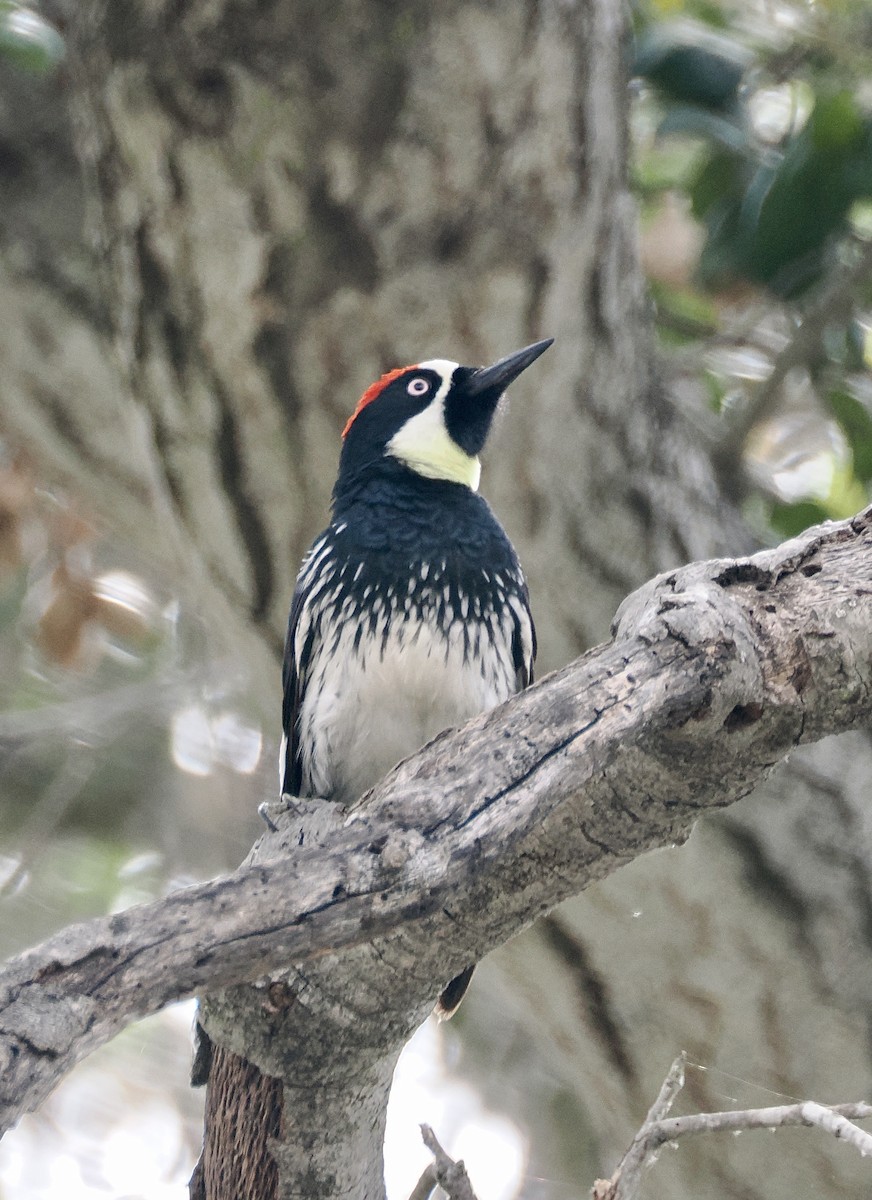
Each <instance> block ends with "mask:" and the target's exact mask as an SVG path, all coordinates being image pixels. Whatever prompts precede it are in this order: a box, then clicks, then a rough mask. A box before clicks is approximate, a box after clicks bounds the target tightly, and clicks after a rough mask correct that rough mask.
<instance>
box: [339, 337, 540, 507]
mask: <svg viewBox="0 0 872 1200" xmlns="http://www.w3.org/2000/svg"><path fill="white" fill-rule="evenodd" d="M553 340H554V339H553V338H546V340H545V341H542V342H534V343H533V345H532V346H525V347H524V349H523V350H516V351H515V352H514V353H513V354H508V355H506V357H505V358H501V359H500V360H499V362H495V363H494V364H493V366H490V367H463V366H461V365H460V364H459V363H456V362H449V361H448V359H444V358H434V359H430V360H429V361H428V362H421V363H417V364H415V365H413V366H410V367H400V368H398V369H397V370H395V371H388V373H387V374H386V375H382V377H381V379H379V380H378V381H377V382H376V383H374V384H372V386H371V387H368V388H367V389H366V391H365V392H364V393H363V395H362V396H361V398H360V400H359V401H358V404H357V407H356V408H355V410H354V412H353V413H352V414H351V416H350V417H349V419H348V423H347V424H346V426H345V429H344V430H343V432H342V438H343V447H342V458H341V460H340V464H339V480H338V481H337V490H341V489H342V486H343V484H348V483H351V481H352V480H359V479H360V478H361V476H362V475H365V474H367V473H369V471H371V470H372V469H374V468H377V467H378V466H379V465H380V464H382V463H384V462H385V461H386V460H387V461H388V462H394V463H399V464H401V465H402V466H404V467H406V468H408V469H409V470H411V471H415V472H417V474H419V475H423V476H424V477H426V478H428V479H441V480H448V481H450V482H452V483H460V484H465V485H466V486H467V487H470V488H472V490H473V491H475V490H476V488H477V487H478V481H479V475H480V474H481V465H480V463H479V460H478V455H479V452H480V451H481V448H482V446H483V445H484V443H485V439H486V438H487V435H488V431H489V430H490V426H491V421H492V420H493V416H494V413H495V412H496V408H497V405H498V404H499V401H500V397H501V396H502V394H503V392H505V390H506V388H507V387H508V386H509V384H510V383H511V382H512V380H513V379H517V377H518V376H519V375H520V374H521V372H522V371H523V370H525V368H527V367H529V366H530V364H531V363H533V362H535V361H536V359H537V358H538V357H539V355H540V354H543V353H544V352H545V351H546V350H547V349H548V347H549V346H550V345H551V343H552V342H553Z"/></svg>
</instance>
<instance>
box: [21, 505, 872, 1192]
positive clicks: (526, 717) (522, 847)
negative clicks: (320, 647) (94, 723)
mask: <svg viewBox="0 0 872 1200" xmlns="http://www.w3.org/2000/svg"><path fill="white" fill-rule="evenodd" d="M870 596H872V510H870V511H869V512H867V513H866V514H864V515H863V516H861V517H857V518H855V519H854V520H853V521H850V522H843V523H841V524H838V525H831V526H826V527H821V529H819V530H817V531H810V532H809V533H807V534H805V535H803V537H802V538H799V539H795V540H794V541H792V542H788V543H786V544H785V545H784V546H782V547H780V548H778V549H777V550H773V551H766V552H763V553H760V554H757V555H755V556H754V557H753V558H750V559H744V560H715V561H714V562H707V563H701V564H696V565H693V566H690V567H687V568H684V569H682V570H677V571H674V572H670V573H667V574H665V575H663V576H661V577H659V578H658V579H656V580H654V581H653V582H652V583H651V584H649V585H647V586H646V587H645V588H643V589H641V590H640V591H639V592H637V593H634V594H633V595H632V596H631V597H630V598H629V599H628V600H627V601H626V602H625V604H624V605H623V606H622V608H621V610H620V612H619V613H618V617H617V620H616V624H615V636H614V639H613V641H612V642H610V643H609V644H608V645H606V646H604V647H602V648H600V649H599V650H597V651H595V652H591V653H589V654H587V655H586V656H584V657H583V658H581V659H579V660H578V661H577V662H575V663H573V664H571V665H570V666H568V667H565V668H563V669H562V670H561V671H557V672H554V673H553V674H552V675H550V676H548V677H547V678H546V679H544V680H543V681H541V682H540V683H539V684H537V685H535V686H534V687H532V688H530V689H528V690H527V691H526V692H524V693H522V694H521V695H520V696H518V697H515V698H514V699H513V700H512V701H510V702H509V703H508V704H506V705H503V706H501V707H500V708H499V709H497V710H495V711H494V712H492V713H489V714H485V715H484V716H482V717H479V718H476V719H475V720H474V721H472V722H470V723H469V724H468V725H467V726H466V727H465V728H464V729H463V730H460V731H458V732H453V733H446V734H443V735H441V736H440V737H439V738H437V739H436V740H435V741H433V742H432V743H430V745H429V746H427V747H425V748H424V749H423V750H422V751H421V752H420V753H418V754H417V755H415V756H414V757H413V758H411V759H409V760H407V761H406V762H405V763H401V764H400V765H399V766H398V767H397V768H395V770H394V771H393V772H392V773H391V774H390V775H389V776H388V778H387V780H386V781H385V782H384V783H382V784H380V785H379V786H378V787H377V788H376V789H375V790H374V792H372V793H370V794H368V796H367V797H366V798H364V801H363V802H362V803H361V804H360V805H359V806H358V807H356V808H355V809H353V810H352V811H351V812H350V814H349V815H348V816H347V817H345V818H344V819H343V818H342V817H341V816H340V814H338V813H337V811H336V809H335V806H331V805H329V804H328V805H326V809H327V812H328V814H329V815H328V816H327V818H326V819H325V817H324V813H323V812H322V811H321V810H320V809H319V807H318V806H317V805H315V806H314V807H312V808H311V809H310V811H309V812H308V813H304V814H303V816H302V817H301V816H300V815H299V813H298V812H297V811H296V810H294V809H291V810H290V812H288V813H286V814H285V816H284V819H283V821H282V825H283V831H282V832H281V833H280V834H277V835H270V836H268V837H266V838H264V839H263V841H262V843H261V845H260V847H259V849H258V850H257V851H256V852H255V854H254V856H253V860H252V863H251V864H250V865H248V866H246V867H244V868H242V869H240V870H239V871H237V872H236V873H235V874H234V875H232V876H230V877H229V878H227V879H223V880H217V881H213V882H212V883H210V884H205V885H201V886H199V887H195V888H190V889H186V890H185V891H181V892H178V893H175V894H174V895H172V896H170V897H169V898H168V899H166V900H164V901H160V902H157V903H154V904H150V905H145V906H141V907H139V908H135V909H130V910H128V911H127V912H125V913H122V914H118V915H116V916H113V917H109V918H105V919H100V920H96V921H93V922H91V923H89V924H87V925H81V926H77V927H73V928H72V929H70V930H67V931H65V932H64V933H62V934H60V935H58V936H57V937H55V938H53V939H51V940H50V941H49V942H48V943H46V944H45V945H44V946H42V947H39V948H37V949H34V950H32V951H29V952H28V953H26V954H25V955H22V956H21V957H20V958H19V959H17V960H14V961H13V962H11V963H10V964H9V965H8V966H7V967H6V968H5V969H4V970H3V972H2V973H0V1064H2V1068H3V1069H2V1075H0V1078H2V1083H0V1097H2V1108H0V1112H2V1119H3V1124H4V1126H6V1125H8V1124H9V1123H10V1122H11V1121H14V1120H15V1119H17V1117H18V1116H19V1115H20V1114H21V1112H22V1111H24V1110H25V1109H27V1108H30V1107H32V1106H34V1105H35V1104H37V1103H39V1101H40V1100H41V1099H42V1098H43V1097H44V1096H45V1094H46V1093H47V1091H48V1090H49V1089H50V1088H51V1087H52V1086H53V1085H54V1084H55V1083H56V1082H57V1081H58V1079H59V1078H60V1076H61V1075H62V1074H63V1073H64V1072H65V1071H66V1070H68V1069H69V1068H70V1067H71V1066H72V1065H73V1064H74V1063H75V1062H76V1061H77V1060H78V1059H79V1058H81V1057H82V1056H83V1055H84V1054H85V1053H87V1052H88V1051H89V1050H91V1049H93V1048H94V1047H95V1046H96V1045H98V1044H100V1043H101V1042H102V1041H105V1040H106V1038H108V1037H109V1036H111V1035H112V1034H113V1033H114V1032H116V1031H117V1030H118V1029H119V1028H121V1027H122V1026H123V1025H124V1024H125V1023H127V1022H129V1021H130V1020H133V1019H135V1018H136V1017H138V1016H142V1015H145V1014H146V1013H148V1012H153V1011H155V1010H156V1009H157V1008H159V1007H160V1006H162V1005H163V1004H166V1003H167V1002H169V1001H170V1000H172V999H176V998H178V997H180V996H183V995H190V994H191V993H192V992H195V991H196V990H198V989H201V988H204V987H205V988H208V989H209V991H210V999H209V1000H208V1001H207V1003H206V1006H205V1009H204V1012H203V1023H204V1025H205V1028H206V1030H207V1032H208V1033H209V1034H210V1036H213V1037H216V1038H217V1039H218V1040H219V1042H220V1043H221V1044H222V1045H223V1046H225V1047H228V1048H229V1049H230V1050H232V1051H233V1052H234V1053H236V1054H239V1055H243V1056H244V1057H245V1058H246V1059H247V1060H248V1061H249V1062H251V1063H253V1064H254V1065H256V1067H257V1068H258V1069H259V1070H260V1071H261V1072H262V1073H263V1074H264V1075H265V1076H267V1077H269V1078H270V1079H273V1080H280V1081H281V1083H282V1085H283V1087H284V1089H285V1090H286V1092H287V1098H286V1099H285V1101H284V1104H283V1119H282V1123H281V1132H280V1133H279V1134H278V1136H277V1138H276V1140H275V1142H274V1143H272V1144H271V1145H270V1153H271V1154H272V1156H273V1157H274V1159H275V1161H276V1163H277V1165H278V1172H279V1178H278V1187H277V1191H276V1194H277V1195H278V1196H288V1197H289V1196H300V1195H308V1196H312V1197H317V1196H324V1195H327V1194H342V1195H346V1196H349V1197H356V1198H359V1200H363V1198H364V1197H367V1198H372V1197H376V1196H380V1195H381V1194H382V1182H381V1152H382V1135H383V1129H384V1111H385V1107H386V1103H387V1093H388V1089H389V1087H390V1080H391V1074H392V1070H393V1066H394V1063H395V1061H396V1056H397V1054H398V1053H399V1051H400V1049H401V1047H402V1045H403V1042H404V1041H405V1040H406V1038H407V1037H408V1036H409V1034H410V1033H411V1032H412V1030H413V1029H414V1028H415V1026H416V1025H417V1024H418V1023H420V1021H421V1020H422V1019H423V1017H424V1016H425V1015H426V1012H427V1011H428V1008H429V1007H430V1006H431V1005H432V1003H433V1001H434V998H435V996H436V995H437V994H438V992H439V990H440V988H441V986H442V984H443V983H444V981H445V980H446V979H448V978H450V976H451V975H452V974H455V973H456V972H457V971H458V970H459V969H460V968H461V967H462V966H463V965H464V964H466V963H468V962H470V961H476V960H477V959H478V958H480V957H481V956H483V955H484V954H486V953H487V952H488V951H489V950H491V949H492V948H493V947H494V946H496V945H499V944H501V943H502V942H504V941H505V940H506V939H507V938H509V937H510V936H511V935H512V934H513V933H515V932H517V930H518V929H520V928H522V927H524V926H526V925H528V924H530V922H532V921H533V920H534V919H535V918H536V917H538V916H540V915H542V914H544V913H545V912H548V911H550V910H551V909H552V908H554V906H555V905H557V904H559V903H560V902H561V901H562V900H564V899H566V898H567V897H568V896H571V895H574V894H576V893H577V892H578V891H579V890H581V889H582V888H584V887H586V886H587V885H588V884H590V883H591V882H593V881H595V880H597V879H602V878H604V877H605V876H606V875H608V874H610V873H611V872H612V871H614V870H615V869H616V868H617V867H618V866H620V865H622V864H624V863H626V862H629V861H630V860H631V859H633V858H636V857H637V856H638V855H640V854H642V853H643V852H644V851H645V850H648V849H650V848H651V847H653V846H662V845H665V844H670V843H674V842H675V841H680V840H683V839H684V838H685V837H686V836H687V834H688V833H689V831H690V829H691V827H692V825H693V823H694V822H695V821H696V820H697V818H698V817H699V815H700V814H701V812H703V811H705V810H706V809H711V808H717V807H721V806H724V805H727V804H730V803H732V802H733V801H735V800H736V799H738V798H739V797H741V796H743V795H746V794H747V793H748V792H750V791H751V789H752V788H753V787H754V786H755V784H756V783H757V782H758V781H759V779H760V778H761V777H762V776H765V775H766V774H767V773H768V772H769V771H770V770H771V768H772V767H773V766H774V765H775V764H776V762H777V761H778V760H779V759H780V758H782V757H783V756H784V754H785V753H787V752H788V751H789V750H790V749H792V748H793V747H795V746H797V745H799V744H801V743H802V742H805V741H814V740H817V739H819V738H821V737H824V736H826V735H827V734H830V733H834V732H839V731H843V730H846V729H852V728H856V727H858V726H860V725H863V724H866V723H868V721H869V719H870V717H872V625H870V622H869V621H868V611H869V603H870ZM294 961H296V962H298V963H300V966H298V967H296V968H294V969H293V970H291V971H287V970H281V967H282V965H283V964H286V963H288V962H294ZM264 971H267V972H268V974H267V975H266V976H265V975H264ZM253 976H257V977H258V982H257V983H256V984H254V985H251V984H245V985H244V986H242V987H241V988H232V989H231V990H230V991H229V992H226V993H224V994H221V993H219V992H217V991H216V989H218V988H220V987H222V986H225V985H228V984H235V983H237V982H239V981H244V980H246V979H250V978H252V977H253ZM252 1194H263V1192H262V1191H258V1192H256V1193H252Z"/></svg>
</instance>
